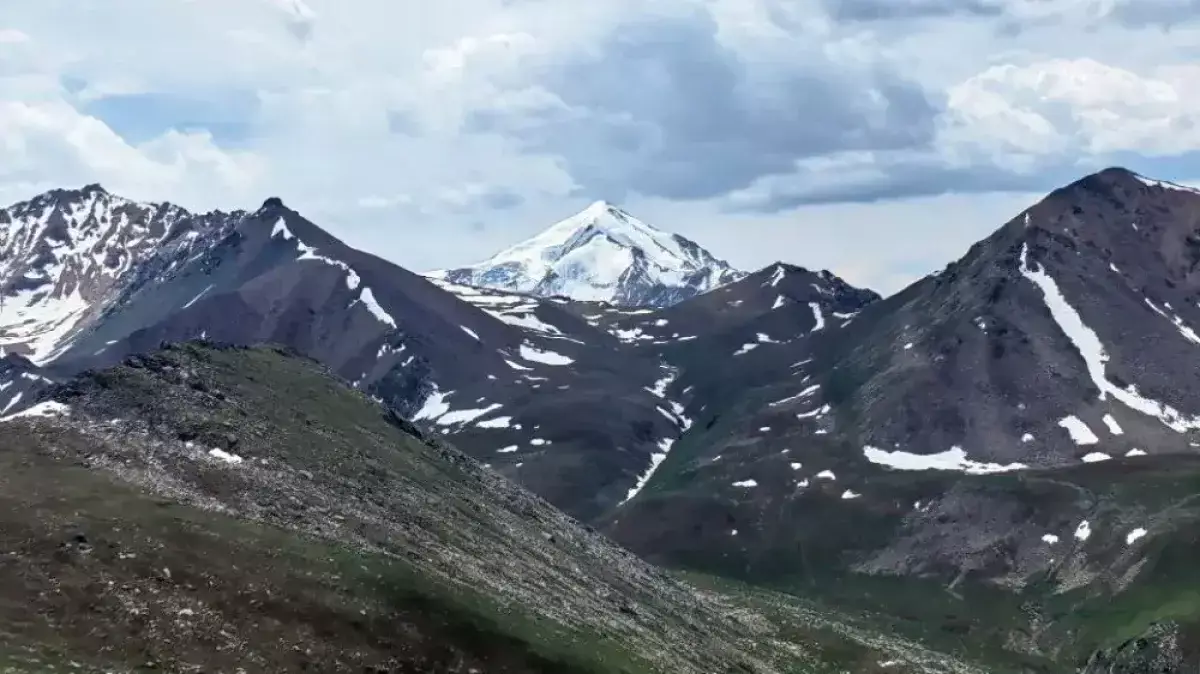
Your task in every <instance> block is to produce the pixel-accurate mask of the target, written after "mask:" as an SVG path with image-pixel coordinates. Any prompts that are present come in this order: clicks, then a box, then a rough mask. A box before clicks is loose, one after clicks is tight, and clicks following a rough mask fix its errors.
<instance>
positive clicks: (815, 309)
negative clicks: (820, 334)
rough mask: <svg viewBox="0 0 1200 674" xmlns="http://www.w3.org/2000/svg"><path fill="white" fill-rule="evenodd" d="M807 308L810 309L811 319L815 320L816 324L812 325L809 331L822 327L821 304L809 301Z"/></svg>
mask: <svg viewBox="0 0 1200 674" xmlns="http://www.w3.org/2000/svg"><path fill="white" fill-rule="evenodd" d="M808 308H809V309H812V314H813V320H814V321H816V324H815V325H813V329H812V331H811V332H816V331H817V330H820V329H822V328H824V327H825V316H824V315H823V314H822V313H821V305H820V304H817V303H816V302H809V303H808Z"/></svg>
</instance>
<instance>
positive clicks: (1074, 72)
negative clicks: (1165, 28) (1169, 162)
mask: <svg viewBox="0 0 1200 674" xmlns="http://www.w3.org/2000/svg"><path fill="white" fill-rule="evenodd" d="M950 109H951V111H952V114H953V116H954V123H955V124H958V125H961V128H963V129H964V130H965V132H966V133H968V134H969V135H970V137H971V138H972V139H973V140H972V142H975V143H978V144H983V145H987V146H990V147H989V149H993V150H995V151H998V152H1004V151H1008V150H1010V149H1011V150H1015V151H1018V152H1021V153H1026V154H1037V155H1062V154H1064V153H1068V152H1083V153H1087V154H1093V155H1103V154H1106V153H1114V152H1136V153H1141V154H1147V155H1177V154H1182V153H1184V152H1189V151H1194V150H1200V66H1195V65H1180V66H1169V67H1162V68H1157V69H1154V70H1153V71H1152V72H1150V73H1146V74H1144V75H1139V74H1137V73H1134V72H1132V71H1130V70H1126V69H1123V68H1116V67H1113V66H1109V65H1105V64H1104V63H1101V62H1099V61H1096V60H1093V59H1091V58H1079V59H1052V60H1048V61H1041V62H1036V63H1030V64H1027V65H1002V66H993V67H990V68H988V69H986V70H984V71H983V72H981V73H979V74H978V75H976V76H974V77H972V78H970V79H968V80H967V81H965V82H962V83H961V84H958V85H956V86H954V87H953V88H951V90H950Z"/></svg>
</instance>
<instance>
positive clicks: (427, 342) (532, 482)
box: [0, 186, 678, 518]
mask: <svg viewBox="0 0 1200 674" xmlns="http://www.w3.org/2000/svg"><path fill="white" fill-rule="evenodd" d="M6 213H9V214H10V215H9V216H7V217H9V218H10V219H11V221H12V222H13V223H17V224H16V225H14V227H13V228H11V231H10V232H9V235H8V238H7V239H6V241H9V242H12V243H13V246H15V245H16V243H21V244H22V246H24V247H22V248H14V247H13V246H10V247H9V249H10V250H11V252H10V253H9V254H8V255H7V257H6V258H5V260H6V261H7V264H8V267H7V268H8V269H11V270H12V271H11V273H10V277H13V278H18V279H19V278H24V277H18V276H14V275H17V274H22V273H25V272H23V271H22V270H24V269H28V268H32V267H34V266H36V265H35V264H34V263H31V262H29V261H28V260H26V259H25V257H22V256H23V255H25V256H26V257H27V256H28V255H33V256H35V257H37V256H43V257H44V256H45V255H49V256H50V258H51V259H53V260H54V261H55V262H54V263H53V264H50V263H47V265H49V266H46V265H43V267H39V268H47V269H50V270H51V271H52V272H53V273H51V274H50V276H49V278H50V279H51V280H49V281H45V282H43V283H41V285H37V286H36V287H25V286H20V285H19V284H17V285H14V284H12V283H9V284H8V285H7V286H6V287H7V288H8V292H7V294H6V296H5V302H6V303H5V310H4V313H3V315H2V316H0V318H3V319H4V320H3V321H0V324H2V325H8V326H10V329H9V331H8V332H5V333H0V334H4V335H6V341H5V343H4V344H5V348H7V349H9V350H11V351H14V352H23V353H29V354H31V355H32V356H34V357H35V358H36V363H35V364H37V365H40V366H41V370H40V371H39V372H38V373H37V374H38V376H39V377H48V378H51V379H53V378H61V377H69V376H71V375H73V374H74V373H77V372H80V371H82V370H84V369H87V368H91V367H102V366H106V365H111V364H113V363H116V362H119V361H120V360H122V359H123V358H124V357H126V356H127V355H129V354H135V353H143V352H146V351H147V350H152V349H154V348H157V346H158V345H159V344H161V343H163V342H175V341H182V340H188V339H194V338H207V339H214V340H221V341H226V342H230V343H238V344H257V343H264V342H269V343H277V344H284V345H287V346H289V347H291V348H295V349H297V350H299V351H300V352H302V353H304V354H306V355H308V356H311V357H314V358H317V359H319V360H320V361H321V362H323V363H325V364H326V365H328V366H329V367H331V368H333V369H334V370H335V371H336V372H337V373H338V374H339V375H341V376H342V377H345V378H346V379H347V380H348V381H350V382H353V383H354V385H355V386H357V387H359V388H361V389H362V390H364V391H367V392H369V393H370V394H371V395H373V396H375V397H378V398H380V399H381V400H384V401H385V402H387V403H388V404H389V405H392V406H394V407H395V408H396V409H398V410H400V411H401V412H402V413H403V414H405V415H407V416H411V417H414V418H416V419H417V420H419V421H421V422H424V423H426V424H429V425H431V426H432V427H434V428H437V429H438V430H439V431H441V432H444V433H446V434H448V435H452V436H454V437H455V438H456V439H457V441H459V442H460V443H461V444H462V446H463V448H464V449H466V450H467V451H469V452H472V453H473V454H474V455H475V456H478V457H480V458H481V459H482V460H483V461H485V462H487V463H489V464H490V465H492V466H493V467H494V468H495V469H497V470H498V471H500V472H502V473H503V474H506V475H509V476H510V477H515V478H516V479H518V480H520V481H521V482H523V483H524V484H526V485H528V486H530V487H531V488H533V489H535V490H536V491H537V492H538V493H540V494H542V495H544V496H546V497H548V498H550V499H552V500H553V501H554V502H555V503H556V504H559V505H560V506H562V507H565V508H567V509H568V510H569V511H570V512H571V513H572V514H575V515H577V516H581V517H585V518H592V517H596V516H598V515H600V514H601V513H603V512H605V511H606V510H608V509H611V508H612V507H613V506H615V505H616V504H617V503H618V502H619V501H620V500H621V499H622V498H623V497H624V495H625V494H626V492H627V491H628V489H629V488H630V486H631V485H632V484H633V482H634V481H635V480H636V476H637V475H638V474H640V472H642V471H643V470H644V467H645V465H648V464H649V462H650V461H651V455H652V454H654V453H655V452H657V451H659V450H658V448H659V445H660V444H661V442H662V440H663V438H667V437H674V436H675V435H677V434H678V429H677V427H676V424H675V423H674V422H673V421H672V420H670V419H668V418H664V417H663V416H662V415H661V414H660V412H659V411H658V407H660V406H661V405H663V404H664V403H663V402H662V400H661V397H660V396H659V395H657V394H656V393H655V392H654V390H653V389H652V388H651V387H653V385H654V384H655V382H656V381H659V380H661V379H662V377H663V376H664V374H663V372H662V371H661V367H660V363H659V361H658V359H657V358H655V357H653V356H642V355H640V354H634V353H628V352H625V351H622V350H621V347H622V344H621V343H620V341H619V340H617V339H615V338H613V337H612V336H610V335H608V334H607V333H605V332H603V331H602V330H600V329H598V328H596V327H593V326H591V325H589V324H588V323H587V321H585V320H583V319H582V318H580V317H579V316H578V314H576V313H574V312H572V311H569V310H567V309H565V308H563V305H562V303H561V302H562V301H561V300H558V301H549V300H547V301H539V300H536V299H534V298H530V297H527V296H516V295H511V294H504V293H489V292H486V291H479V290H474V289H470V288H465V289H459V292H458V294H455V293H453V292H449V291H447V290H445V289H443V288H442V287H439V285H437V284H436V283H434V282H431V281H429V280H428V279H426V278H424V277H421V276H418V275H416V274H413V273H411V272H408V271H406V270H404V269H402V268H400V267H397V266H395V265H393V264H390V263H388V262H386V261H384V260H381V259H379V258H377V257H374V256H372V255H369V254H366V253H363V252H360V251H356V250H354V249H351V248H349V247H347V246H345V245H344V244H343V243H341V242H340V241H338V240H337V239H335V238H334V237H332V236H330V235H329V234H328V233H326V232H324V231H323V230H321V229H320V228H319V227H317V226H316V225H314V224H313V223H311V222H309V221H308V220H306V219H304V218H303V217H302V216H300V215H299V214H297V213H296V212H294V211H292V210H290V209H288V208H287V207H286V206H285V205H284V204H283V202H282V201H281V200H279V199H268V200H267V201H266V202H265V203H264V204H263V205H262V207H261V208H259V209H258V210H256V211H253V212H243V211H238V212H233V213H221V212H214V213H208V214H203V215H194V214H190V213H187V212H186V211H183V210H182V209H178V208H175V207H169V206H148V205H140V204H135V203H133V202H129V201H127V200H124V199H121V198H120V197H115V196H113V195H109V194H108V193H106V192H104V190H103V189H102V188H100V187H98V186H90V187H88V188H85V189H83V190H78V191H56V192H51V193H48V194H47V195H42V196H40V197H37V198H36V199H34V200H32V201H30V202H26V203H22V204H18V205H16V206H14V207H12V208H10V209H7V211H6ZM158 213H169V214H170V216H171V217H170V219H169V221H168V220H165V219H164V218H162V217H159V216H157V215H156V214H158ZM64 214H65V215H64ZM156 218H157V219H156ZM43 221H44V222H43ZM63 222H67V223H68V224H70V225H71V226H70V227H67V228H66V229H65V230H64V231H65V232H66V233H61V234H52V233H51V234H48V233H46V232H47V231H49V230H50V229H51V228H54V227H58V228H59V229H62V227H65V225H62V223H63ZM43 225H44V226H43ZM97 229H100V230H102V231H101V232H100V233H96V232H95V231H93V230H97ZM6 231H8V230H6ZM55 231H58V230H55ZM77 232H83V234H79V233H77ZM85 234H86V235H85ZM37 237H41V238H40V240H41V241H43V242H49V243H45V245H41V244H39V245H38V246H33V245H25V244H24V242H26V240H27V239H36V238H37ZM131 237H132V240H142V239H145V240H151V241H152V242H153V245H149V244H148V245H147V246H146V247H144V248H143V247H139V246H130V245H129V244H128V243H127V242H128V241H129V240H131ZM139 237H140V238H139ZM109 241H116V242H117V243H114V244H112V246H115V247H116V248H109V247H107V246H109V245H110V244H109V243H108V242H109ZM122 242H125V243H122ZM39 246H40V247H39ZM115 249H120V250H127V251H132V252H131V257H129V259H128V260H126V258H120V259H119V260H118V262H117V263H113V264H114V265H115V266H113V265H106V264H101V262H103V260H101V258H102V257H103V256H104V255H109V253H107V252H105V251H109V250H115ZM45 250H49V251H50V253H44V251H45ZM97 260H100V262H97ZM38 264H40V263H38ZM88 265H91V266H88ZM97 265H99V266H98V267H97ZM76 268H80V269H85V270H86V272H87V273H86V274H80V273H75V272H72V271H70V270H73V269H76ZM63 270H66V271H63ZM97 270H98V271H97ZM68 272H70V273H68ZM30 283H32V282H30ZM443 285H446V284H443ZM447 287H450V286H448V285H447ZM43 319H44V320H43ZM38 321H43V322H38ZM30 335H32V337H30ZM31 376H32V375H31ZM549 392H553V394H552V395H545V393H549ZM17 393H21V397H20V398H17ZM2 395H3V394H0V396H2ZM6 400H7V402H6V403H5V404H6V405H7V403H10V402H13V401H14V400H15V401H16V402H15V403H14V405H19V404H21V403H22V400H24V401H25V403H27V402H28V401H29V398H28V397H27V396H25V395H24V393H23V392H21V391H18V390H15V389H14V391H13V392H12V393H10V395H9V397H8V398H7V399H6ZM551 447H552V449H551Z"/></svg>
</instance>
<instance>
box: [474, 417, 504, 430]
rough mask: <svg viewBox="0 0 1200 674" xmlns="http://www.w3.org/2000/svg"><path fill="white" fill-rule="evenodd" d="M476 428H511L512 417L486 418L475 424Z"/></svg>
mask: <svg viewBox="0 0 1200 674" xmlns="http://www.w3.org/2000/svg"><path fill="white" fill-rule="evenodd" d="M475 427H476V428H511V427H512V417H496V418H495V419H484V420H483V421H480V422H479V423H477V424H475Z"/></svg>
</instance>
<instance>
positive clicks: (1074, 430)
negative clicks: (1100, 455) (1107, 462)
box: [1058, 415, 1100, 445]
mask: <svg viewBox="0 0 1200 674" xmlns="http://www.w3.org/2000/svg"><path fill="white" fill-rule="evenodd" d="M1058 425H1059V426H1061V427H1062V428H1065V429H1066V430H1067V433H1068V434H1069V435H1070V436H1071V440H1072V441H1074V442H1075V444H1077V445H1094V444H1096V443H1097V442H1100V438H1098V437H1096V434H1095V433H1093V432H1092V429H1090V428H1088V425H1087V424H1085V423H1083V421H1081V420H1080V419H1079V417H1076V416H1073V415H1067V416H1065V417H1063V418H1062V419H1059V420H1058Z"/></svg>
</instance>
